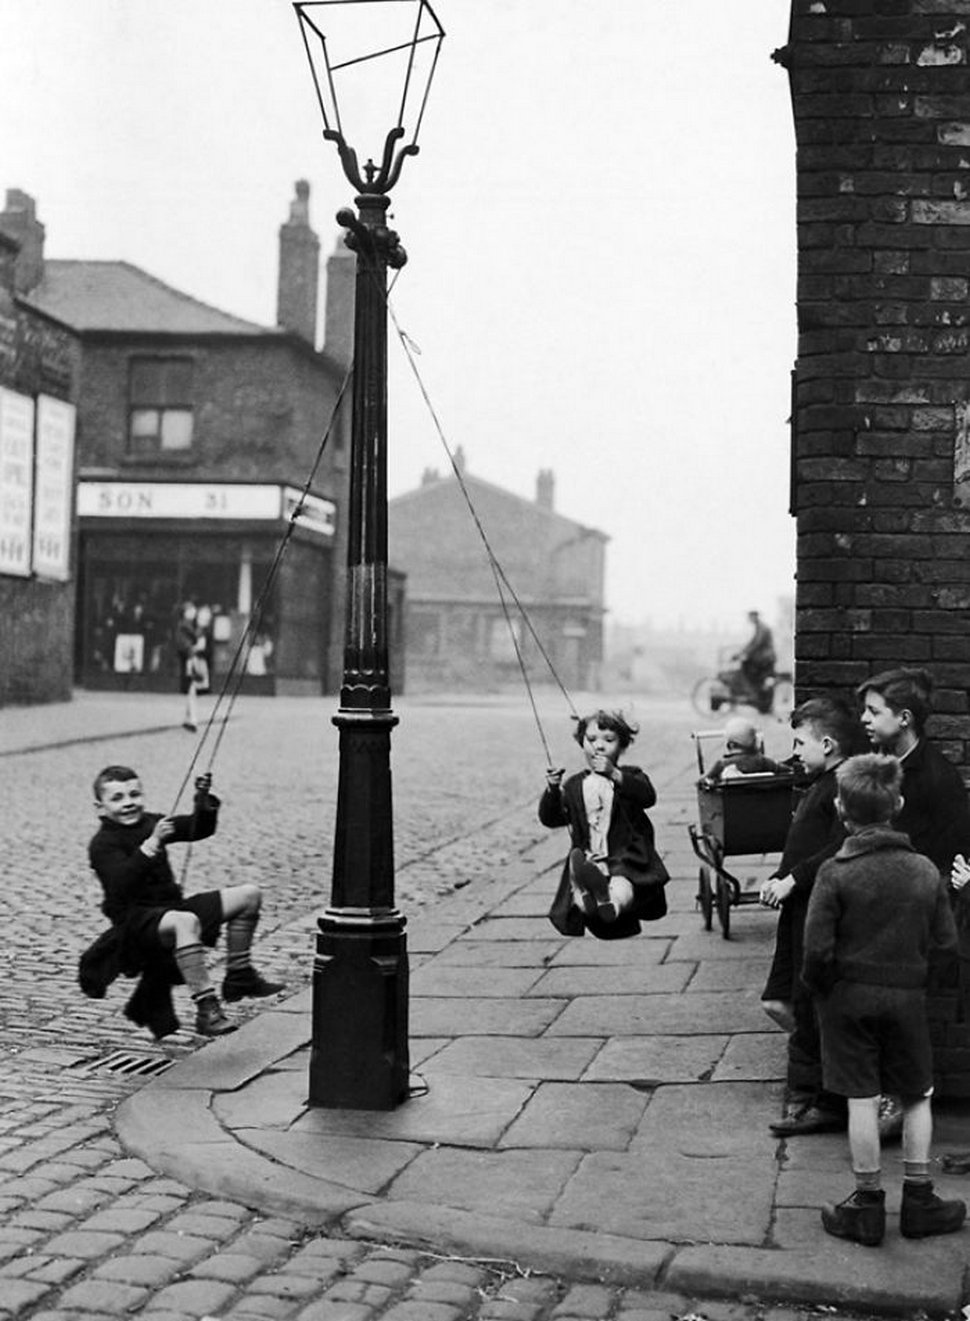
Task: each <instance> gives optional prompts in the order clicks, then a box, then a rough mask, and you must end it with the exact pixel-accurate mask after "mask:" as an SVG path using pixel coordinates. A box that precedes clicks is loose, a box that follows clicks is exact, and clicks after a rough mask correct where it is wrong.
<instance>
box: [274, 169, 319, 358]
mask: <svg viewBox="0 0 970 1321" xmlns="http://www.w3.org/2000/svg"><path fill="white" fill-rule="evenodd" d="M295 189H296V196H295V197H294V199H293V201H292V202H291V203H290V217H289V219H288V220H287V221H286V222H285V223H284V224H282V225H280V268H279V285H278V290H277V300H276V323H277V325H279V326H282V327H283V329H284V330H290V331H292V332H293V333H294V334H295V335H299V336H300V337H301V338H302V339H305V340H307V341H308V342H309V343H310V344H316V342H317V292H318V287H319V284H320V240H319V239H318V238H317V236H316V234H315V233H314V232H313V230H312V229H311V228H310V185H309V184H308V183H307V181H306V180H305V179H299V180H297V182H296V185H295Z"/></svg>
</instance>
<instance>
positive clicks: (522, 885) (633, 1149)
mask: <svg viewBox="0 0 970 1321" xmlns="http://www.w3.org/2000/svg"><path fill="white" fill-rule="evenodd" d="M691 791H692V790H691V782H690V777H689V774H688V775H687V777H686V779H685V794H684V795H682V796H681V797H680V798H678V796H677V794H676V792H674V793H672V794H671V795H670V797H671V801H670V804H669V812H670V816H669V818H664V816H663V815H662V814H655V820H656V822H657V826H658V835H659V837H660V838H661V840H664V839H667V838H671V837H672V834H673V829H674V827H673V825H672V824H671V823H672V822H673V821H674V819H675V818H676V820H677V823H678V825H677V829H678V830H679V831H680V832H682V833H684V820H690V819H691V816H690V807H689V801H688V806H687V807H686V808H685V805H684V804H685V800H689V797H690V793H691ZM561 849H562V843H561V840H559V839H558V838H556V837H550V839H549V840H546V841H542V842H540V843H539V844H538V845H537V846H535V847H534V848H530V850H529V851H528V852H527V853H526V854H523V855H522V856H521V857H520V858H519V859H518V861H517V862H516V863H515V864H514V865H513V864H508V863H506V864H504V865H503V867H502V868H501V869H500V872H499V873H498V874H497V875H496V876H495V877H493V878H492V879H491V881H490V882H489V883H488V885H487V887H486V888H484V889H483V890H482V891H481V893H480V894H479V895H478V896H477V898H476V899H475V901H474V902H473V901H472V899H470V897H469V893H468V890H463V891H461V892H460V893H459V894H458V895H456V896H455V897H454V899H453V900H448V899H443V900H442V901H441V902H439V903H436V904H435V906H434V908H433V910H431V911H428V912H425V913H423V914H421V915H420V917H419V918H418V919H416V920H415V921H414V922H413V923H410V924H409V926H408V941H409V950H410V951H411V955H412V968H413V975H412V979H411V999H410V1038H411V1068H412V1088H413V1092H412V1096H411V1099H409V1100H408V1101H407V1102H406V1103H405V1104H404V1105H402V1106H400V1107H398V1108H397V1109H396V1110H393V1111H389V1112H384V1111H380V1112H375V1111H366V1112H365V1111H346V1110H345V1111H337V1110H324V1109H320V1108H310V1107H308V1104H307V1071H308V1058H309V1038H310V1030H311V1022H310V1005H311V997H310V993H309V991H304V992H302V993H301V994H300V995H299V996H293V997H290V998H288V999H287V1000H284V1001H283V1002H281V1003H280V1004H278V1005H274V1006H272V1007H270V1008H268V1009H267V1010H265V1011H264V1012H263V1013H261V1014H259V1015H258V1016H257V1017H256V1018H254V1019H252V1021H251V1022H249V1023H247V1024H245V1025H244V1026H243V1027H242V1028H241V1029H240V1030H239V1031H238V1032H237V1033H235V1034H234V1035H233V1036H232V1037H228V1038H225V1039H223V1040H220V1041H217V1042H214V1043H212V1044H210V1045H208V1046H206V1047H205V1048H204V1049H202V1050H200V1051H198V1052H197V1053H196V1054H195V1055H194V1056H192V1057H191V1058H190V1059H187V1060H185V1061H184V1062H180V1063H178V1064H177V1065H176V1066H175V1067H174V1068H172V1069H171V1070H169V1071H168V1072H167V1073H165V1074H162V1075H161V1076H160V1077H159V1078H157V1079H155V1080H153V1081H152V1082H150V1083H149V1084H148V1085H147V1086H145V1087H144V1088H143V1089H142V1090H141V1091H139V1092H138V1093H136V1094H135V1095H133V1096H132V1097H130V1098H129V1099H128V1100H127V1101H126V1102H125V1103H124V1104H123V1105H122V1107H121V1108H120V1110H119V1113H118V1119H117V1125H118V1133H119V1135H120V1137H121V1138H122V1140H123V1142H124V1143H125V1145H126V1147H128V1148H129V1149H130V1150H131V1151H133V1152H135V1153H136V1154H137V1155H139V1156H141V1157H142V1158H143V1159H144V1160H145V1161H146V1162H147V1163H148V1164H149V1165H151V1166H152V1167H153V1168H155V1169H160V1170H163V1171H166V1172H168V1173H170V1174H172V1175H173V1176H176V1177H178V1178H180V1179H183V1180H185V1181H186V1182H188V1183H189V1184H191V1185H192V1186H195V1187H198V1188H201V1189H203V1190H208V1191H209V1192H211V1193H213V1194H216V1195H219V1196H230V1195H231V1196H234V1197H236V1198H238V1199H239V1200H242V1201H243V1202H245V1203H246V1204H247V1205H250V1206H255V1207H263V1208H265V1209H266V1210H267V1211H268V1212H270V1213H273V1214H286V1215H292V1216H295V1217H301V1218H302V1219H303V1220H304V1221H305V1222H306V1223H312V1224H317V1225H321V1226H326V1227H327V1229H328V1231H329V1232H330V1233H336V1234H343V1235H345V1236H348V1237H351V1238H359V1239H366V1240H377V1241H383V1242H388V1243H394V1244H400V1243H406V1244H408V1245H410V1246H411V1247H412V1248H424V1249H428V1250H432V1251H434V1252H437V1253H445V1254H447V1253H453V1254H455V1255H461V1256H463V1257H474V1258H502V1259H505V1260H508V1261H511V1262H515V1263H517V1264H518V1266H519V1267H520V1268H522V1269H527V1270H531V1271H537V1270H546V1271H551V1272H553V1273H556V1274H560V1275H564V1276H566V1277H567V1278H569V1279H571V1280H580V1281H581V1280H587V1281H595V1282H599V1283H601V1284H608V1285H610V1286H615V1285H620V1284H621V1285H623V1286H630V1287H636V1288H638V1289H641V1290H643V1291H645V1295H644V1296H646V1297H654V1296H656V1297H657V1298H658V1299H659V1298H664V1297H668V1296H673V1293H676V1294H677V1295H678V1296H690V1297H697V1296H700V1297H723V1298H734V1299H751V1298H760V1299H763V1300H765V1303H766V1305H768V1304H774V1305H776V1306H782V1305H787V1304H795V1303H797V1304H803V1305H806V1306H814V1305H821V1306H824V1307H834V1306H853V1307H856V1308H858V1309H860V1310H864V1311H869V1312H874V1311H878V1312H881V1313H882V1314H884V1315H894V1316H900V1317H905V1318H907V1319H908V1321H909V1319H911V1318H912V1317H913V1316H914V1315H915V1313H916V1312H917V1311H919V1310H921V1309H922V1310H925V1311H928V1312H930V1313H935V1314H937V1315H941V1316H942V1315H944V1314H946V1313H948V1312H949V1313H951V1314H952V1313H953V1312H955V1311H956V1309H958V1308H959V1307H960V1306H962V1304H963V1303H964V1302H965V1301H966V1298H965V1282H964V1277H965V1274H966V1258H967V1246H966V1245H967V1243H968V1242H970V1231H965V1232H963V1233H961V1234H958V1235H954V1236H951V1237H950V1238H948V1239H938V1240H932V1241H929V1242H926V1243H910V1242H907V1241H905V1240H902V1239H901V1238H900V1237H899V1235H898V1230H897V1226H896V1214H895V1207H896V1206H897V1205H898V1182H899V1174H900V1171H899V1166H898V1156H897V1154H896V1153H893V1152H892V1151H891V1150H890V1151H888V1152H887V1153H886V1159H885V1173H886V1182H887V1186H888V1187H889V1188H890V1194H889V1200H890V1202H891V1204H892V1207H893V1210H892V1214H891V1217H890V1220H891V1232H890V1234H889V1236H888V1237H887V1242H886V1244H885V1245H884V1246H883V1248H882V1249H880V1250H879V1251H875V1250H870V1249H865V1248H860V1247H857V1246H855V1245H850V1244H844V1243H842V1242H840V1241H839V1240H834V1239H832V1238H830V1237H829V1236H827V1235H826V1234H825V1233H824V1231H823V1230H822V1228H821V1224H820V1221H819V1214H818V1210H819V1204H820V1202H821V1201H823V1200H828V1199H830V1200H839V1199H840V1198H841V1197H843V1196H845V1195H846V1193H847V1192H848V1191H849V1189H850V1188H851V1171H850V1169H849V1162H848V1152H847V1145H846V1142H845V1138H844V1135H839V1134H836V1135H825V1136H822V1137H811V1138H796V1139H790V1140H788V1141H787V1142H781V1141H778V1140H777V1139H774V1138H773V1137H772V1136H771V1134H770V1132H769V1131H768V1122H769V1120H770V1119H772V1118H774V1117H776V1116H777V1115H778V1113H779V1111H780V1105H781V1097H782V1092H783V1075H784V1068H785V1052H784V1037H783V1035H782V1034H781V1033H780V1032H779V1031H778V1030H777V1029H776V1028H774V1027H773V1026H772V1025H771V1023H770V1022H769V1021H768V1020H767V1018H766V1017H765V1015H764V1013H763V1011H762V1010H761V1007H760V1003H759V996H760V988H761V985H762V984H763V978H764V975H765V971H766V967H767V963H768V959H769V958H770V953H771V947H772V942H773V936H774V919H773V917H772V916H771V915H770V914H767V913H764V912H762V911H760V910H757V909H754V908H752V909H751V910H750V911H747V910H745V911H740V912H738V914H737V918H736V921H735V922H734V923H733V924H732V938H731V939H730V940H725V939H723V938H722V935H721V933H720V931H719V930H717V929H715V930H713V931H705V930H704V929H703V925H702V922H701V917H700V914H699V913H698V912H697V911H696V909H695V905H694V895H695V890H696V874H695V873H696V869H695V866H694V862H693V860H692V857H691V854H690V851H689V848H688V847H685V846H684V844H683V842H682V841H681V842H675V843H674V846H673V847H672V849H671V853H670V856H669V858H668V865H671V866H672V867H673V868H674V879H673V880H672V881H671V884H670V887H669V896H670V900H669V902H670V909H671V912H670V915H669V917H668V918H667V919H665V920H664V921H662V922H659V923H657V924H655V925H654V926H650V927H647V928H646V929H645V932H644V935H643V936H642V937H641V938H639V939H636V940H630V941H615V942H600V941H596V940H594V939H592V938H590V937H586V938H584V939H582V940H575V939H573V940H570V939H568V938H565V937H561V936H559V935H558V933H556V932H555V931H554V930H553V929H552V928H551V926H550V924H549V923H548V921H547V920H546V918H545V917H544V916H542V913H543V911H544V907H545V904H546V903H547V902H548V896H549V895H550V894H551V890H552V888H553V887H554V884H555V881H556V878H557V876H558V869H559V867H560V866H561V861H562V858H561ZM483 884H484V883H483ZM486 893H487V901H483V899H482V895H483V894H486ZM941 1125H949V1127H948V1128H947V1129H946V1132H947V1137H948V1140H949V1141H950V1142H954V1143H957V1144H958V1145H961V1146H966V1147H970V1120H968V1119H967V1118H966V1117H961V1116H960V1115H956V1116H954V1115H951V1114H949V1113H946V1114H944V1115H942V1116H941ZM897 1152H898V1149H897ZM941 1186H942V1185H941ZM946 1187H947V1188H948V1189H952V1190H953V1195H961V1194H960V1190H961V1188H962V1182H961V1180H960V1179H959V1178H952V1179H949V1180H947V1181H946ZM657 1289H660V1290H663V1291H673V1292H672V1293H659V1294H656V1295H655V1294H654V1291H655V1290H657ZM718 1315H720V1314H719V1313H718ZM726 1315H727V1313H725V1316H726ZM739 1315H740V1313H739ZM779 1315H781V1314H780V1313H779Z"/></svg>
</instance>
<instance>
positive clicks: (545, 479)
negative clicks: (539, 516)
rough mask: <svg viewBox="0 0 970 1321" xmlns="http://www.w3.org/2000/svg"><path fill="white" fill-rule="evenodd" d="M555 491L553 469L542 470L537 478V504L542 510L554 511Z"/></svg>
mask: <svg viewBox="0 0 970 1321" xmlns="http://www.w3.org/2000/svg"><path fill="white" fill-rule="evenodd" d="M555 491H556V475H555V473H554V472H553V470H552V469H551V468H540V469H539V473H538V476H537V477H536V504H537V505H538V506H539V508H540V509H548V510H550V511H551V510H552V507H553V498H554V496H555Z"/></svg>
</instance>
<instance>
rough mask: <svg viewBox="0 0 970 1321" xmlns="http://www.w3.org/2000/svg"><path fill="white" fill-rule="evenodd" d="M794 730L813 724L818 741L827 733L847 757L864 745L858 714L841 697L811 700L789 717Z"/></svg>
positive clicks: (799, 706) (802, 704)
mask: <svg viewBox="0 0 970 1321" xmlns="http://www.w3.org/2000/svg"><path fill="white" fill-rule="evenodd" d="M789 724H790V725H791V727H792V729H800V728H801V726H802V725H810V726H811V727H812V730H813V732H814V734H815V737H816V738H819V739H820V738H821V737H822V736H823V734H827V735H828V736H829V738H830V739H831V740H832V742H833V743H834V744H835V745H836V747H837V748H838V750H839V752H841V753H842V755H843V756H849V755H850V754H851V753H852V752H854V751H855V750H856V749H857V748H859V747H861V746H862V732H863V731H862V725H861V724H860V721H859V717H858V716H857V715H856V713H855V711H853V709H852V708H851V707H850V706H849V704H848V702H844V701H843V700H842V699H841V698H839V697H829V696H824V697H810V698H808V700H807V701H805V702H801V703H800V704H799V705H798V706H796V707H795V709H794V711H792V713H791V715H790V716H789Z"/></svg>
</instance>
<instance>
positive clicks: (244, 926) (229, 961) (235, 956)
mask: <svg viewBox="0 0 970 1321" xmlns="http://www.w3.org/2000/svg"><path fill="white" fill-rule="evenodd" d="M258 921H259V913H258V912H257V913H237V914H236V916H235V917H231V918H230V919H229V921H228V922H227V923H226V972H227V973H232V972H245V971H246V970H247V969H248V968H249V967H251V964H250V961H249V951H250V949H251V948H252V944H253V934H254V932H255V931H256V923H257V922H258Z"/></svg>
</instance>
